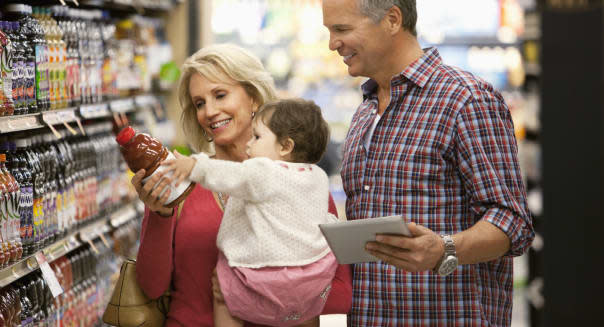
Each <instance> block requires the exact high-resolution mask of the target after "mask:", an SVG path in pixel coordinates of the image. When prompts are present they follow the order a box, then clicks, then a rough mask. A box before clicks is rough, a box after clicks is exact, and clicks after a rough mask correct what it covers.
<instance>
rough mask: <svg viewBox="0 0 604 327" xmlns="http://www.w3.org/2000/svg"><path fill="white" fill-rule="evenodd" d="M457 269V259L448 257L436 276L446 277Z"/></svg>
mask: <svg viewBox="0 0 604 327" xmlns="http://www.w3.org/2000/svg"><path fill="white" fill-rule="evenodd" d="M456 268H457V258H456V257H454V256H448V257H447V258H445V260H443V262H442V264H441V265H440V267H439V268H438V274H439V275H441V276H447V275H449V274H451V273H452V272H454V271H455V269H456Z"/></svg>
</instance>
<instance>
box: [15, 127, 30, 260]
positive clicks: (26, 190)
mask: <svg viewBox="0 0 604 327" xmlns="http://www.w3.org/2000/svg"><path fill="white" fill-rule="evenodd" d="M15 147H16V153H15V159H16V160H15V161H18V168H19V169H18V170H19V171H20V172H21V176H22V178H23V184H22V185H21V196H22V201H23V203H22V204H21V208H20V210H19V214H20V217H21V226H20V228H21V229H20V235H21V242H22V243H23V255H24V256H28V255H30V254H32V253H33V233H34V230H33V215H34V212H33V201H34V194H33V193H34V189H33V179H32V174H31V172H32V168H31V167H32V166H31V165H30V163H29V162H28V157H27V153H26V150H27V147H28V139H24V138H20V139H17V140H16V141H15Z"/></svg>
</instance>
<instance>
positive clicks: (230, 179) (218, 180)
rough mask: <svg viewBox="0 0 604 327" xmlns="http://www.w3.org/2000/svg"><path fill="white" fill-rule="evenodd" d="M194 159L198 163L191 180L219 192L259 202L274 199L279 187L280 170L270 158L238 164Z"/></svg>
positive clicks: (201, 157)
mask: <svg viewBox="0 0 604 327" xmlns="http://www.w3.org/2000/svg"><path fill="white" fill-rule="evenodd" d="M192 157H193V158H194V159H195V161H196V162H195V166H194V167H193V170H192V171H191V174H190V176H189V179H190V180H192V181H194V182H197V183H199V184H201V185H202V186H203V187H205V188H207V189H210V190H212V191H215V192H222V193H226V194H229V195H232V196H234V197H237V198H240V199H243V200H248V201H254V202H259V201H263V200H265V199H268V198H270V197H271V196H272V195H273V194H274V193H275V191H276V188H277V187H278V185H279V182H278V177H277V176H278V171H279V167H278V166H277V164H276V163H275V162H274V161H273V160H270V159H268V158H253V159H249V160H246V161H244V162H234V161H226V160H218V159H210V158H209V157H208V156H207V155H206V154H205V153H199V154H196V155H193V156H192Z"/></svg>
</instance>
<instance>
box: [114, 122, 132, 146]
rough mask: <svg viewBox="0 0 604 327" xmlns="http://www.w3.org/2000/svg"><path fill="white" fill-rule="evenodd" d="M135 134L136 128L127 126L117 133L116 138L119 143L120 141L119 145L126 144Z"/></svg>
mask: <svg viewBox="0 0 604 327" xmlns="http://www.w3.org/2000/svg"><path fill="white" fill-rule="evenodd" d="M135 134H136V131H134V128H132V127H130V126H126V127H124V129H122V130H121V131H120V132H119V133H118V134H117V137H116V138H115V140H116V141H117V143H119V145H125V144H126V143H128V141H130V139H131V138H133V137H134V135H135Z"/></svg>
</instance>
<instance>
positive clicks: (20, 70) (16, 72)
mask: <svg viewBox="0 0 604 327" xmlns="http://www.w3.org/2000/svg"><path fill="white" fill-rule="evenodd" d="M10 23H11V24H10V25H11V29H10V33H11V39H12V41H13V42H12V44H13V50H14V52H13V66H12V70H13V72H12V84H13V101H14V102H15V112H14V114H15V115H23V114H25V113H27V99H26V94H25V84H26V82H25V78H26V73H25V66H26V64H25V60H26V58H25V46H24V45H25V44H24V42H25V35H23V34H21V28H20V27H21V26H20V24H19V22H10Z"/></svg>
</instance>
